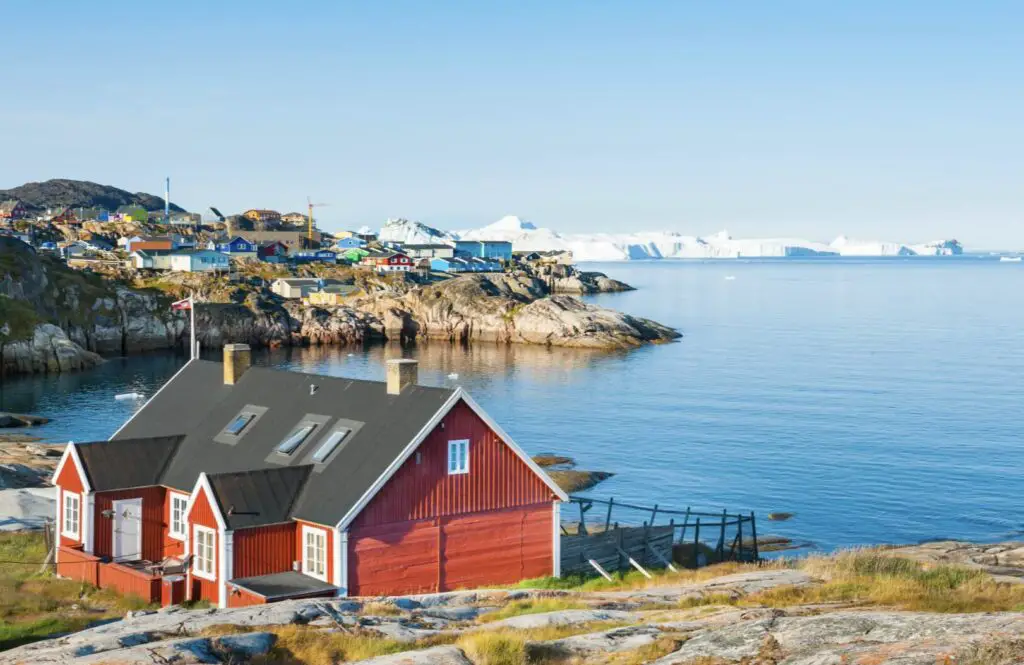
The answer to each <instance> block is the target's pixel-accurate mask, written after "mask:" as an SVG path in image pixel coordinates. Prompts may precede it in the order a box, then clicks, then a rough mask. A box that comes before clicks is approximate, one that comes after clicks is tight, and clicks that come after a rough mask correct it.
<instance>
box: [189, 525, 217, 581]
mask: <svg viewBox="0 0 1024 665" xmlns="http://www.w3.org/2000/svg"><path fill="white" fill-rule="evenodd" d="M192 536H193V538H192V574H193V575H195V576H196V577H201V578H203V579H204V580H216V579H217V573H216V572H215V568H214V565H215V562H216V556H215V555H214V551H215V549H214V548H215V547H216V546H217V545H216V544H217V532H216V531H214V530H213V529H210V528H208V527H205V526H199V525H198V524H197V525H195V526H193V527H192Z"/></svg>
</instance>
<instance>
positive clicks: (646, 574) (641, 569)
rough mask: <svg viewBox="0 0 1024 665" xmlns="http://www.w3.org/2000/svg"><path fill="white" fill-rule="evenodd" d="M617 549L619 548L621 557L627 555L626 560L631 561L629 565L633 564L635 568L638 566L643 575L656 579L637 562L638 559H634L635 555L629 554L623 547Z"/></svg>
mask: <svg viewBox="0 0 1024 665" xmlns="http://www.w3.org/2000/svg"><path fill="white" fill-rule="evenodd" d="M617 549H618V550H619V557H620V558H621V557H626V561H629V565H631V566H633V567H634V568H636V569H637V570H639V571H640V574H641V575H643V576H644V577H646V578H647V579H649V580H650V579H654V578H653V577H652V575H651V574H650V573H649V572H647V571H646V570H644V567H643V566H641V565H640V564H639V563H637V562H636V559H634V558H633V557H631V556H629V552H627V551H626V550H624V549H622V547H618V548H617Z"/></svg>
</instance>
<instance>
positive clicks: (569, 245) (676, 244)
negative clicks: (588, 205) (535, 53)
mask: <svg viewBox="0 0 1024 665" xmlns="http://www.w3.org/2000/svg"><path fill="white" fill-rule="evenodd" d="M380 238H381V240H389V241H393V242H398V243H407V244H425V243H443V244H453V243H454V242H455V241H457V240H504V241H507V242H511V243H512V250H513V251H516V252H545V251H555V250H558V251H566V250H567V251H571V252H572V254H573V258H574V259H575V260H576V261H637V260H644V259H738V258H765V257H778V258H784V257H801V256H864V257H882V256H952V255H956V254H962V253H963V247H962V246H961V245H960V243H959V242H958V241H956V240H935V241H932V242H926V243H920V244H903V243H898V242H883V241H865V240H851V239H850V238H847V237H846V236H839V237H838V238H836V239H835V240H833V241H832V242H831V243H822V242H815V241H811V240H804V239H802V238H734V237H732V235H731V234H730V233H729V232H728V231H724V230H723V231H719V232H717V233H714V234H711V235H708V236H693V235H683V234H681V233H676V232H674V231H651V232H638V233H578V234H562V233H558V232H557V231H554V230H552V229H548V228H544V227H538V226H536V225H534V224H532V223H530V222H528V221H526V220H524V219H522V218H521V217H516V216H514V215H507V216H505V217H502V218H501V219H499V220H498V221H496V222H494V223H492V224H488V225H487V226H484V227H481V228H478V229H467V230H463V231H443V230H440V229H436V228H433V227H431V226H427V225H425V224H422V223H420V222H416V221H410V220H407V219H389V220H387V222H386V223H385V224H384V228H383V229H381V232H380Z"/></svg>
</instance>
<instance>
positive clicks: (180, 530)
mask: <svg viewBox="0 0 1024 665" xmlns="http://www.w3.org/2000/svg"><path fill="white" fill-rule="evenodd" d="M187 506H188V495H187V494H178V493H177V492H171V515H170V518H171V519H170V525H169V529H168V532H169V534H170V536H171V538H174V539H175V540H185V534H187V533H188V526H187V525H186V524H185V508H186V507H187Z"/></svg>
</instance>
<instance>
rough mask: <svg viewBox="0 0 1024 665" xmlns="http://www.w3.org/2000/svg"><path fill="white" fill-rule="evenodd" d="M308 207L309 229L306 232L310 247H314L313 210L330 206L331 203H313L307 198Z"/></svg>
mask: <svg viewBox="0 0 1024 665" xmlns="http://www.w3.org/2000/svg"><path fill="white" fill-rule="evenodd" d="M306 205H307V206H309V219H308V223H309V229H308V230H307V232H306V240H307V241H308V242H309V246H310V247H312V246H313V208H320V207H323V206H329V205H331V204H330V203H313V199H311V198H309V197H308V196H307V197H306Z"/></svg>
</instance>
